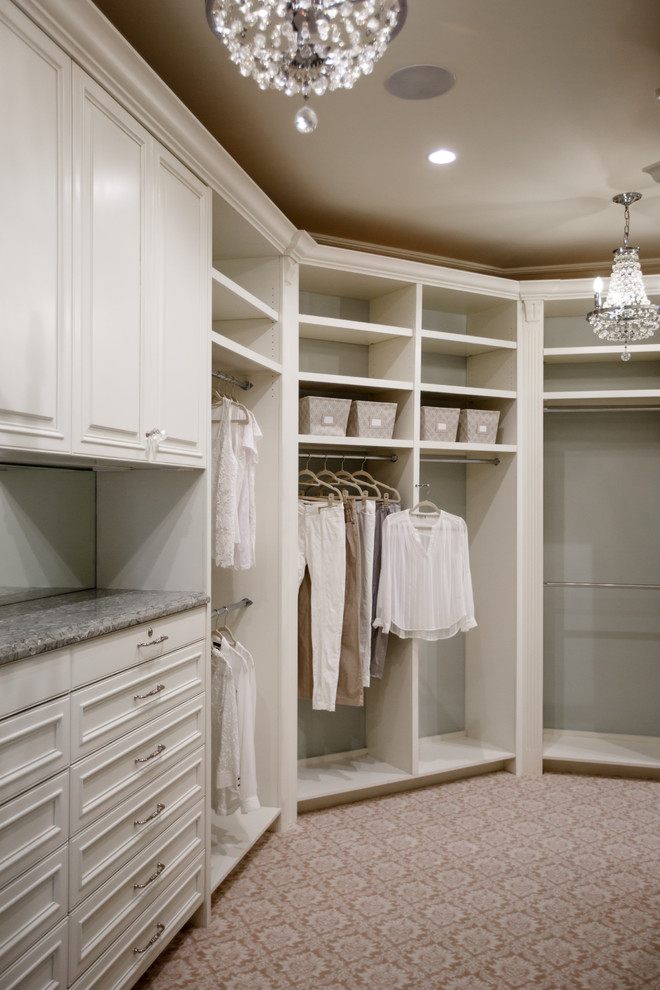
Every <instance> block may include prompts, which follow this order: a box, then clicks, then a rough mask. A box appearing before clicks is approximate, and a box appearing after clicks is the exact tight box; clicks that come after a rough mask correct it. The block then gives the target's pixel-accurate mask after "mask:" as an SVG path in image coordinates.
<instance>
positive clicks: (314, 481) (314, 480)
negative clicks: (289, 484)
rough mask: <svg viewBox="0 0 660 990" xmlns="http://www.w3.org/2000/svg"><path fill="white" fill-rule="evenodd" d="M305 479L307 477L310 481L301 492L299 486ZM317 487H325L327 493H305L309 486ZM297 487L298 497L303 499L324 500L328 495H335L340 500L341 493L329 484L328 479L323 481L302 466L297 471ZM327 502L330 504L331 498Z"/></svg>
mask: <svg viewBox="0 0 660 990" xmlns="http://www.w3.org/2000/svg"><path fill="white" fill-rule="evenodd" d="M305 479H309V482H310V483H309V484H308V485H307V487H306V488H305V491H304V492H301V491H300V488H301V487H303V486H304V483H305ZM317 487H318V488H325V489H327V490H328V493H329V494H326V495H308V494H307V492H308V490H309V489H310V488H317ZM298 489H299V491H298V498H305V499H310V500H312V501H322V502H324V501H327V500H328V498H329V495H331V496H333V497H334V496H335V495H336V496H337V498H338V499H339V500H340V501H341V500H342V493H341V492H340V490H339V489H338V488H336V487H335V485H332V484H330V482H329V481H325V479H324V478H319V477H318V476H317V475H316V474H314V472H313V471H310V470H309V468H303V469H302V470H301V471H299V472H298ZM329 504H330V505H332V500H330V501H329Z"/></svg>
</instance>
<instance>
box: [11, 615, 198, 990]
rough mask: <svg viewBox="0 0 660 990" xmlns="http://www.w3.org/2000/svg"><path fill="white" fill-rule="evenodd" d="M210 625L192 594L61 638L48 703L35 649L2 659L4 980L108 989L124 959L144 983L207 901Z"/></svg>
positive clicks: (124, 975) (128, 975) (124, 967)
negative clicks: (56, 683)
mask: <svg viewBox="0 0 660 990" xmlns="http://www.w3.org/2000/svg"><path fill="white" fill-rule="evenodd" d="M205 630H206V610H205V609H204V608H193V609H189V610H187V611H184V612H181V613H178V614H174V615H169V616H164V617H159V618H157V619H155V620H154V621H153V622H152V623H148V622H145V623H142V624H139V625H136V626H131V627H129V628H127V629H123V630H121V631H118V632H115V633H110V634H109V635H107V636H101V637H97V638H95V639H90V640H86V641H84V642H81V643H76V644H75V645H74V646H73V647H71V648H70V649H62V650H58V651H55V652H53V654H52V660H53V661H54V662H56V664H57V670H58V675H59V678H60V691H61V692H66V693H63V694H62V695H61V696H60V697H56V698H53V699H52V700H49V701H46V702H44V703H42V704H34V700H35V693H34V691H30V690H29V685H30V684H31V683H34V682H35V680H36V678H35V674H36V672H37V671H36V668H35V665H34V660H35V658H26V659H25V660H24V661H22V660H17V661H15V662H13V663H8V664H5V665H3V666H2V668H1V670H2V674H3V675H4V676H3V678H2V680H3V683H4V681H5V680H6V681H7V684H9V683H10V682H12V683H13V681H16V684H17V690H13V691H12V692H11V694H9V695H8V694H7V693H6V692H5V694H4V698H5V704H4V705H2V706H1V707H0V713H2V714H3V715H5V717H4V718H2V719H0V755H1V757H2V759H1V761H0V762H1V764H2V768H3V771H2V776H1V777H0V801H1V802H2V803H0V974H2V975H1V976H0V983H2V986H3V988H4V987H5V986H8V987H14V986H15V987H19V986H20V987H30V988H32V987H34V990H41V988H42V987H43V988H44V990H45V988H46V987H48V988H52V987H55V986H61V987H65V986H72V985H73V984H74V981H76V980H82V981H83V982H82V983H81V985H85V986H87V985H89V986H94V985H99V986H103V987H104V988H105V987H106V986H108V984H106V983H104V980H105V976H101V977H99V980H100V982H98V983H97V982H96V980H97V977H96V975H95V974H96V973H102V974H104V973H105V972H106V968H107V967H108V966H111V967H114V966H115V964H116V961H117V959H118V958H121V966H120V970H119V971H118V975H117V976H116V982H115V983H113V984H112V985H113V986H115V987H117V988H119V987H126V986H129V985H130V983H131V982H132V981H133V980H134V979H135V978H136V976H137V975H139V972H141V971H142V970H143V969H145V968H146V966H147V965H148V963H149V962H150V961H152V960H153V958H154V957H155V956H156V955H157V953H158V952H159V951H160V949H161V947H162V945H164V944H165V943H166V942H167V941H168V940H169V938H170V937H171V935H172V934H174V932H175V931H176V930H177V927H178V925H180V924H181V923H183V922H184V921H185V920H187V918H188V917H189V916H190V915H191V914H192V912H193V911H194V909H195V908H196V907H199V906H200V905H201V903H202V901H203V898H204V876H205V873H204V858H205V845H206V824H205V823H206V812H205V805H204V795H205V791H206V781H205V756H204V749H205V735H206V723H205V685H206V676H205V671H206V663H205V652H206V651H205V645H204V643H205V640H204V637H205ZM39 659H41V660H43V661H44V662H45V663H47V662H48V660H49V654H47V653H46V654H44V655H43V656H42V657H41V658H39ZM70 687H72V688H73V690H72V691H70ZM46 691H47V689H46ZM70 710H73V712H74V719H73V722H72V727H73V735H72V736H71V732H70V730H69V722H70V719H69V713H70ZM71 739H72V744H71V745H70V740H71ZM161 933H162V937H161ZM155 934H157V935H158V936H159V937H158V938H154V935H155ZM117 940H119V941H120V943H121V944H124V943H125V945H124V951H123V953H122V954H121V957H118V956H117V953H116V946H117V944H118V942H117ZM67 942H68V949H67V948H66V945H67ZM129 943H130V945H129ZM134 949H135V951H134ZM143 950H144V951H143ZM67 953H68V964H67ZM67 971H68V977H67ZM7 981H8V982H7Z"/></svg>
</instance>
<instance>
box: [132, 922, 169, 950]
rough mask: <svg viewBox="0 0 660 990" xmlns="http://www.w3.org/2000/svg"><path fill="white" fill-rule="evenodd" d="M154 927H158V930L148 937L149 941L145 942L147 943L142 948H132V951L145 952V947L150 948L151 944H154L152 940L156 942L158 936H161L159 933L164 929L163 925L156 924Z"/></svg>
mask: <svg viewBox="0 0 660 990" xmlns="http://www.w3.org/2000/svg"><path fill="white" fill-rule="evenodd" d="M156 928H157V929H158V931H157V932H156V934H155V935H154V936H153V938H150V939H149V941H148V942H147V944H146V945H145V946H144V948H142V949H137V948H136V949H133V952H135V953H136V954H137V953H140V952H146V951H147V949H150V948H151V946H152V945H153V944H154V942H157V941H158V939H159V938H160V936H161V935H162V934H163V932H164V931H165V925H156Z"/></svg>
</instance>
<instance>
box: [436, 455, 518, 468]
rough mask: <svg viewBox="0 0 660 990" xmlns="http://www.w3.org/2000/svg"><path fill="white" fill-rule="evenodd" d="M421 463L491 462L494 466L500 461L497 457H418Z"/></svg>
mask: <svg viewBox="0 0 660 990" xmlns="http://www.w3.org/2000/svg"><path fill="white" fill-rule="evenodd" d="M419 460H420V463H423V464H439V463H443V464H492V465H493V466H494V467H497V465H498V464H499V463H500V459H499V457H420V459H419Z"/></svg>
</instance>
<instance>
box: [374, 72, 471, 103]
mask: <svg viewBox="0 0 660 990" xmlns="http://www.w3.org/2000/svg"><path fill="white" fill-rule="evenodd" d="M455 82H456V77H455V76H454V74H453V72H450V71H449V69H443V68H441V66H439V65H407V66H406V67H405V68H404V69H397V71H396V72H393V73H392V75H391V76H389V78H387V79H386V80H385V89H386V90H387V92H388V93H391V94H392V96H398V97H399V99H401V100H430V99H432V98H433V97H434V96H442V94H443V93H446V92H448V90H450V89H451V88H452V86H453V85H454V83H455Z"/></svg>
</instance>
